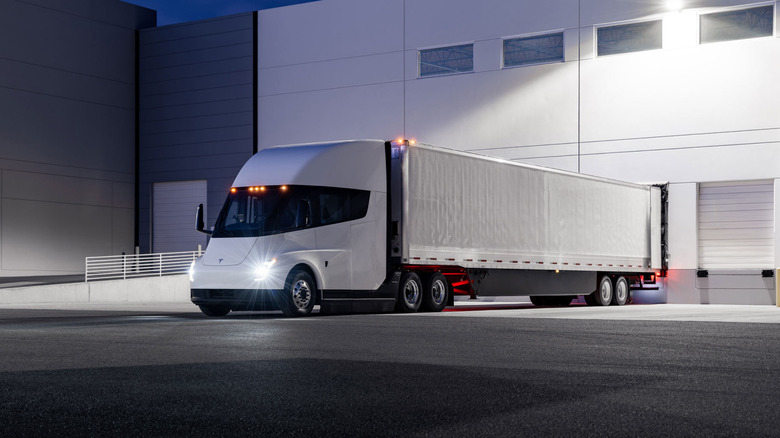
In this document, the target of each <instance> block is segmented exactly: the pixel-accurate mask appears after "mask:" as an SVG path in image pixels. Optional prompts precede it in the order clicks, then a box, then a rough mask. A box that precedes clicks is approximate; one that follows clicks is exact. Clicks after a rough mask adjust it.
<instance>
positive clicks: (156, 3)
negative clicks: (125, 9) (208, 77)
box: [123, 0, 315, 26]
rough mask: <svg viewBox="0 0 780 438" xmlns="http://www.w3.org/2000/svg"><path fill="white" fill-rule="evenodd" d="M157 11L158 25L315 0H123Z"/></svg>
mask: <svg viewBox="0 0 780 438" xmlns="http://www.w3.org/2000/svg"><path fill="white" fill-rule="evenodd" d="M123 1H124V2H126V3H132V4H135V5H139V6H143V7H145V8H149V9H154V10H156V11H157V25H158V26H165V25H166V24H174V23H182V22H185V21H193V20H202V19H204V18H213V17H220V16H223V15H230V14H238V13H240V12H248V11H257V10H260V9H268V8H275V7H278V6H287V5H294V4H298V3H307V2H310V1H315V0H123Z"/></svg>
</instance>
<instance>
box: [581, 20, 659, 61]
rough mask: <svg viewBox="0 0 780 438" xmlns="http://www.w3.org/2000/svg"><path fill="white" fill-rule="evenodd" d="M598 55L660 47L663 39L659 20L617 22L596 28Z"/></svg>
mask: <svg viewBox="0 0 780 438" xmlns="http://www.w3.org/2000/svg"><path fill="white" fill-rule="evenodd" d="M596 39H597V41H598V56H603V55H614V54H617V53H629V52H641V51H643V50H655V49H660V48H661V46H662V41H663V24H662V22H661V20H654V21H643V22H641V23H629V24H618V25H615V26H604V27H600V28H598V31H597V35H596Z"/></svg>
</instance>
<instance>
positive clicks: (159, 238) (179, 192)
mask: <svg viewBox="0 0 780 438" xmlns="http://www.w3.org/2000/svg"><path fill="white" fill-rule="evenodd" d="M206 189H207V182H206V181H173V182H162V183H154V186H153V193H152V251H153V252H177V251H195V250H196V249H198V244H201V245H203V247H204V248H205V246H206V235H205V234H203V233H199V232H197V231H195V210H196V209H197V208H198V204H203V205H204V208H205V206H206V205H207V203H206ZM204 214H205V212H204Z"/></svg>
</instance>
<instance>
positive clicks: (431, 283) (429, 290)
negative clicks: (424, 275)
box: [422, 272, 450, 312]
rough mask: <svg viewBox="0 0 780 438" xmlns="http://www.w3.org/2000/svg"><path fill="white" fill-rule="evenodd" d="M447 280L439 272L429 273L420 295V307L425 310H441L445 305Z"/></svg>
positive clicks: (447, 290) (448, 288)
mask: <svg viewBox="0 0 780 438" xmlns="http://www.w3.org/2000/svg"><path fill="white" fill-rule="evenodd" d="M449 290H450V287H449V282H447V279H446V278H445V277H444V275H442V274H441V273H439V272H435V273H433V274H431V275H430V276H429V277H428V279H427V281H426V282H425V290H424V293H423V297H422V309H423V310H425V311H427V312H441V311H442V310H444V308H445V307H447V294H449Z"/></svg>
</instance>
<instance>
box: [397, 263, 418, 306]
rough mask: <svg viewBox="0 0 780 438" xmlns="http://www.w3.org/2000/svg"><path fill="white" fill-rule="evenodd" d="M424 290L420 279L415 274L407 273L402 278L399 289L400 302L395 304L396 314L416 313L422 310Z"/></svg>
mask: <svg viewBox="0 0 780 438" xmlns="http://www.w3.org/2000/svg"><path fill="white" fill-rule="evenodd" d="M422 296H423V288H422V282H421V281H420V277H419V276H418V275H417V274H415V273H414V272H405V273H404V274H403V275H402V276H401V284H400V287H399V288H398V300H397V301H396V304H395V310H396V312H403V313H414V312H416V311H417V310H418V309H419V308H420V304H421V302H422Z"/></svg>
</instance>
